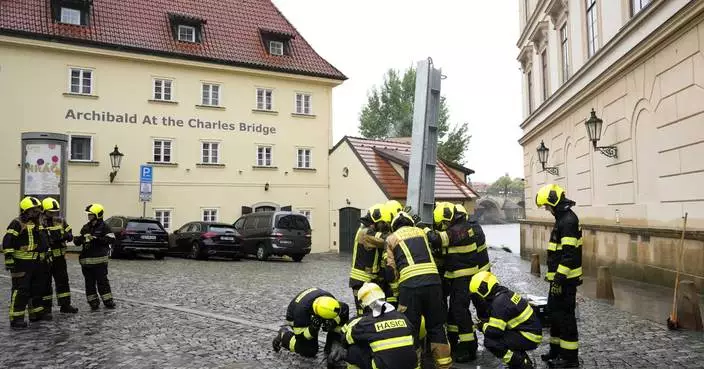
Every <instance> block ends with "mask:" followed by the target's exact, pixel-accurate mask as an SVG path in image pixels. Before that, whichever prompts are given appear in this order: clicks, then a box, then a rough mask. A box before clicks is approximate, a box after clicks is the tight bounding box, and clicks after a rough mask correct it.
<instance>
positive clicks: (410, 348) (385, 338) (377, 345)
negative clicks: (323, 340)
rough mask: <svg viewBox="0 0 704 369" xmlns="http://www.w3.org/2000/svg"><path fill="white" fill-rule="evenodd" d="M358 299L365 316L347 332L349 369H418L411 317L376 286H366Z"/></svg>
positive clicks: (351, 323)
mask: <svg viewBox="0 0 704 369" xmlns="http://www.w3.org/2000/svg"><path fill="white" fill-rule="evenodd" d="M358 297H359V300H360V304H361V305H362V307H363V309H364V315H362V316H360V317H357V318H355V319H354V320H352V321H351V322H350V323H349V324H348V325H346V326H345V327H344V329H343V330H344V332H345V344H346V345H347V346H348V348H347V359H346V361H347V364H348V365H347V368H348V369H351V368H357V369H416V368H418V358H417V356H416V350H415V346H414V339H413V329H412V328H413V326H412V325H411V322H410V321H409V320H408V318H406V316H405V315H403V314H402V313H399V312H398V311H397V310H396V309H395V308H394V307H393V306H392V305H391V304H389V303H387V302H386V301H385V298H386V295H385V294H384V291H383V290H382V289H381V287H379V286H378V285H377V284H375V283H365V284H364V285H363V286H362V288H360V289H359V293H358Z"/></svg>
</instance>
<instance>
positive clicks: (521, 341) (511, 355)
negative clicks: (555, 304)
mask: <svg viewBox="0 0 704 369" xmlns="http://www.w3.org/2000/svg"><path fill="white" fill-rule="evenodd" d="M469 290H470V291H471V293H472V294H473V295H476V296H478V297H479V298H481V299H483V300H485V301H486V302H487V304H488V308H487V311H488V315H489V319H488V320H487V321H484V322H482V324H481V328H482V331H483V332H484V347H485V348H486V349H487V350H488V351H490V352H491V353H492V354H494V356H496V357H498V358H499V359H501V360H502V361H503V362H504V364H506V365H508V367H509V368H510V369H532V368H533V362H532V361H531V360H530V357H528V355H527V354H526V351H529V350H535V349H536V348H538V345H540V341H541V340H542V339H543V336H542V327H541V326H540V320H539V319H538V316H537V315H536V314H535V313H534V312H533V308H531V307H530V305H529V304H528V301H527V300H526V299H524V298H523V297H521V295H519V294H517V293H515V292H513V291H511V290H509V289H508V288H506V287H504V286H502V285H500V284H499V281H498V280H497V279H496V276H495V275H493V274H492V273H491V272H486V271H485V272H479V273H477V274H475V275H474V276H473V277H472V281H471V282H470V284H469Z"/></svg>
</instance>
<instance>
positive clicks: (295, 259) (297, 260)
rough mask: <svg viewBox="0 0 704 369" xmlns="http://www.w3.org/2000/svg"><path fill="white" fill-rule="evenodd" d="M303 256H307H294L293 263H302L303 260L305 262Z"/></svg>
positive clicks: (292, 257)
mask: <svg viewBox="0 0 704 369" xmlns="http://www.w3.org/2000/svg"><path fill="white" fill-rule="evenodd" d="M303 256H305V255H294V256H291V259H293V261H295V262H297V263H300V262H301V260H303Z"/></svg>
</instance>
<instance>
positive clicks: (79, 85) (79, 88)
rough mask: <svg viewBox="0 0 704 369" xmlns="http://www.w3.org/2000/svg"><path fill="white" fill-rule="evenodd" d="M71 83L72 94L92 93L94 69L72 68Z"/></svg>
mask: <svg viewBox="0 0 704 369" xmlns="http://www.w3.org/2000/svg"><path fill="white" fill-rule="evenodd" d="M69 85H70V86H69V88H70V91H71V93H72V94H83V95H90V94H92V93H93V71H92V70H90V69H82V68H71V70H70V81H69Z"/></svg>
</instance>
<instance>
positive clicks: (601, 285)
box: [596, 266, 615, 301]
mask: <svg viewBox="0 0 704 369" xmlns="http://www.w3.org/2000/svg"><path fill="white" fill-rule="evenodd" d="M596 298H598V299H602V300H610V301H613V300H614V298H615V297H614V287H613V283H612V282H611V271H610V269H609V267H607V266H601V267H599V271H598V272H597V277H596Z"/></svg>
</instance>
